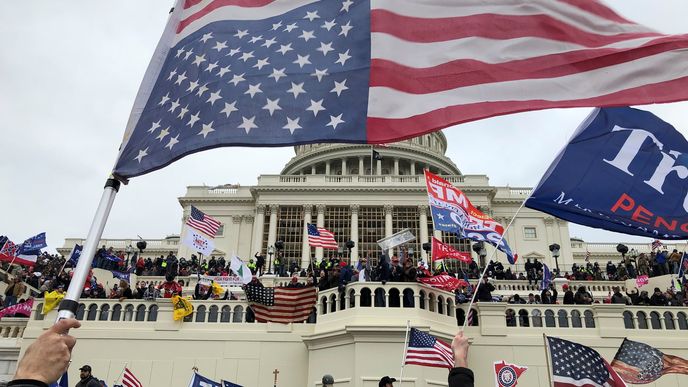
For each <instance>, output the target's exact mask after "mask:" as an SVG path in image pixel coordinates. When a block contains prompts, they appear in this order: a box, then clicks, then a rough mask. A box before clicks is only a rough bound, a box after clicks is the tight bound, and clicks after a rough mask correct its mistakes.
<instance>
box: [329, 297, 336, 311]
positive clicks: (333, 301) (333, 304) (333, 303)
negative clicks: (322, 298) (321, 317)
mask: <svg viewBox="0 0 688 387" xmlns="http://www.w3.org/2000/svg"><path fill="white" fill-rule="evenodd" d="M336 311H337V296H336V295H334V294H333V295H331V296H330V312H333V313H334V312H336Z"/></svg>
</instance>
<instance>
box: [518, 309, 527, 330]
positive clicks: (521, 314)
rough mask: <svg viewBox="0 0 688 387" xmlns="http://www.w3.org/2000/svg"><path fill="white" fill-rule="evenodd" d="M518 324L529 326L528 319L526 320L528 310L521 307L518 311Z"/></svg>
mask: <svg viewBox="0 0 688 387" xmlns="http://www.w3.org/2000/svg"><path fill="white" fill-rule="evenodd" d="M518 326H521V327H529V326H530V321H528V311H527V310H525V309H521V310H519V311H518Z"/></svg>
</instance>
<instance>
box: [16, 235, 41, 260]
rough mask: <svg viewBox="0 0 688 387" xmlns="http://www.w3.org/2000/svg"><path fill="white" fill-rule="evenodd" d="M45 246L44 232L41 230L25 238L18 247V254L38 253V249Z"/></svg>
mask: <svg viewBox="0 0 688 387" xmlns="http://www.w3.org/2000/svg"><path fill="white" fill-rule="evenodd" d="M45 247H48V244H47V243H46V241H45V233H44V232H42V233H40V234H38V235H35V236H32V237H31V238H29V239H27V240H25V241H24V243H22V244H21V246H20V247H19V254H28V255H38V254H40V252H39V250H40V249H42V248H45Z"/></svg>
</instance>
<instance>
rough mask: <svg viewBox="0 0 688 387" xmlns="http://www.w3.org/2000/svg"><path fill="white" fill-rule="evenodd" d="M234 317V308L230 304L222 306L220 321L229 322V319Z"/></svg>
mask: <svg viewBox="0 0 688 387" xmlns="http://www.w3.org/2000/svg"><path fill="white" fill-rule="evenodd" d="M231 318H232V309H231V308H230V307H229V305H225V306H223V307H222V311H221V312H220V322H223V323H226V322H229V320H230V319H231Z"/></svg>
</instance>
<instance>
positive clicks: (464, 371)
mask: <svg viewBox="0 0 688 387" xmlns="http://www.w3.org/2000/svg"><path fill="white" fill-rule="evenodd" d="M449 387H473V371H471V370H470V369H468V368H463V367H456V368H452V369H451V371H449Z"/></svg>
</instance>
